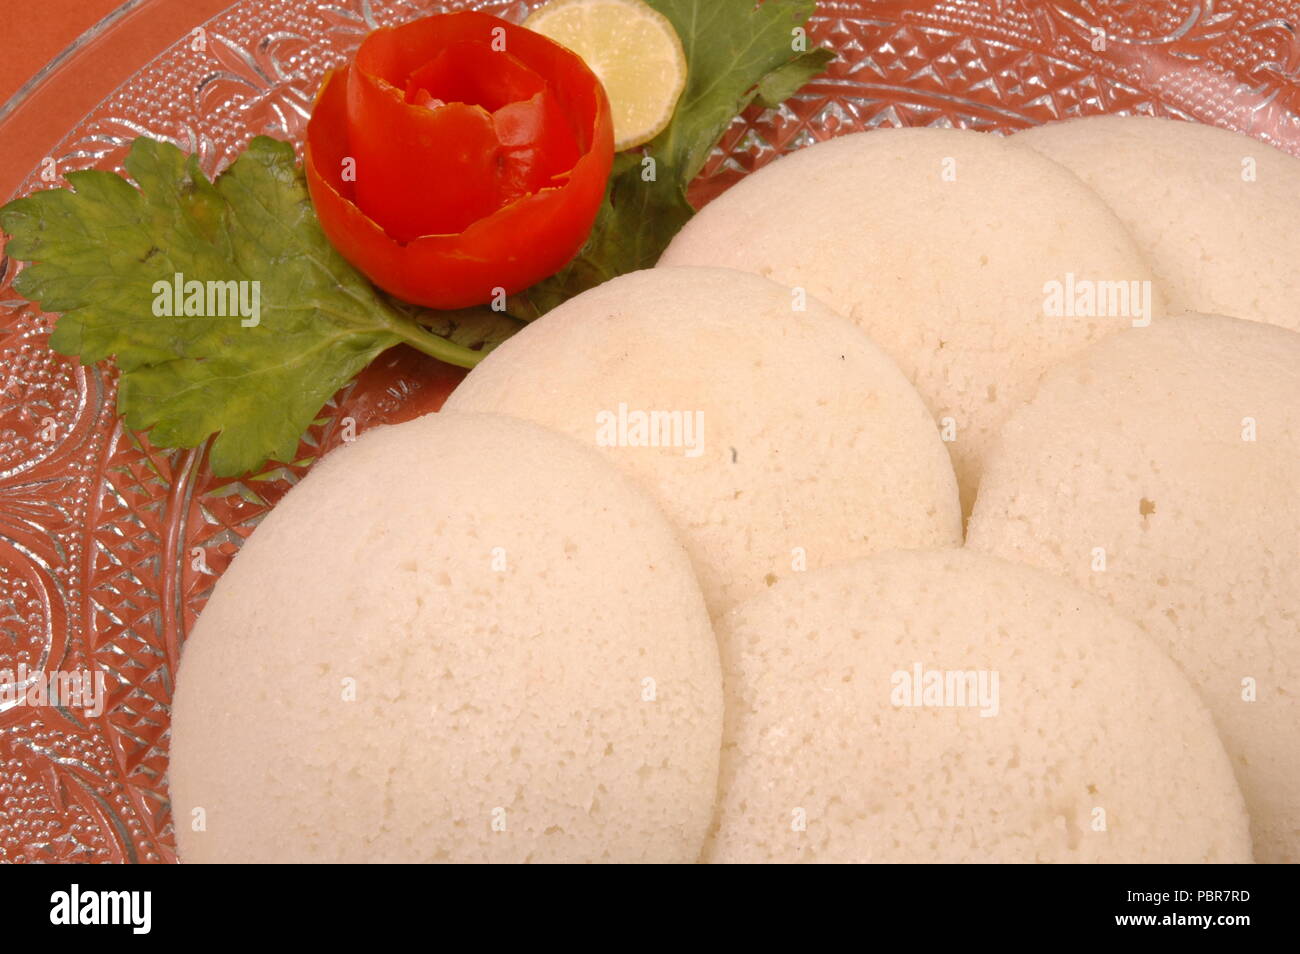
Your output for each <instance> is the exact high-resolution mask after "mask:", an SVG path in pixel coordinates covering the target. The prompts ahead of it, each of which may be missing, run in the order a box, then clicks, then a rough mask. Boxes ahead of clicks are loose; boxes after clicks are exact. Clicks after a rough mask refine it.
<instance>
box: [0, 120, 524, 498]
mask: <svg viewBox="0 0 1300 954" xmlns="http://www.w3.org/2000/svg"><path fill="white" fill-rule="evenodd" d="M125 166H126V170H127V172H128V174H129V175H130V177H131V179H132V180H134V183H135V186H132V184H131V183H130V182H128V181H126V180H125V179H123V178H122V177H120V176H117V175H114V174H113V173H110V172H104V171H87V172H74V173H71V174H69V176H68V182H69V184H70V185H71V189H52V190H48V191H44V192H37V193H34V194H32V195H29V196H27V197H26V198H23V199H19V200H17V201H14V202H11V203H10V204H8V205H7V206H5V207H4V208H3V209H0V228H3V230H4V231H5V232H7V233H8V234H9V235H10V237H11V238H10V241H9V245H8V249H7V250H8V253H9V254H10V255H11V256H12V257H14V258H16V259H21V260H24V261H28V262H31V263H32V264H30V265H28V266H27V267H26V268H25V269H24V270H23V271H22V272H21V273H20V274H19V275H18V278H17V279H16V281H15V288H16V289H17V291H18V292H19V293H20V294H22V295H23V296H25V297H26V298H28V299H29V300H31V301H34V302H38V303H39V304H40V306H41V307H42V308H43V309H44V310H46V311H49V312H58V313H61V317H60V318H59V319H58V322H57V324H56V326H55V329H54V333H53V335H52V336H51V339H50V344H51V346H52V347H53V348H54V349H55V350H57V351H59V352H61V353H63V354H66V355H70V356H75V357H78V358H80V359H81V360H82V361H83V362H85V363H87V364H89V363H92V362H95V361H98V360H101V359H103V358H106V357H108V356H109V355H115V356H116V359H117V366H118V369H119V370H120V372H121V381H120V385H119V390H118V410H119V411H120V412H121V413H122V414H123V415H124V417H125V418H126V423H127V425H128V426H129V427H131V428H133V429H136V430H150V438H151V440H152V441H153V442H154V443H155V444H157V445H159V446H164V447H194V446H197V445H199V444H201V443H202V442H203V441H204V440H206V439H207V438H208V437H210V436H211V435H214V434H215V435H217V436H216V440H215V441H214V442H213V444H212V447H211V451H210V466H211V468H212V471H213V473H215V474H217V475H219V476H233V475H236V474H241V473H245V472H248V471H252V470H254V469H256V468H257V467H258V466H259V465H261V464H262V463H263V462H264V461H266V460H267V459H268V458H270V459H274V460H277V461H285V462H287V461H292V460H293V457H294V453H295V451H296V449H297V446H298V441H299V439H300V437H301V436H302V434H303V433H304V432H305V431H306V430H307V428H308V427H309V426H310V425H311V422H312V420H313V419H314V418H315V417H316V415H317V414H318V413H319V411H320V409H321V407H322V406H323V405H324V404H325V402H326V401H328V400H329V398H330V397H331V396H332V395H333V394H334V393H335V392H336V391H337V390H338V389H339V388H340V387H342V386H343V385H344V384H346V383H347V382H348V381H350V380H351V379H352V378H353V377H354V376H355V375H356V374H357V373H358V372H359V371H360V370H361V369H362V368H364V367H365V366H366V365H367V364H369V363H370V361H371V360H373V359H374V358H375V357H376V356H377V355H378V354H379V353H380V352H382V351H384V350H385V349H387V348H390V347H392V346H393V345H396V344H399V343H402V342H406V343H408V344H411V345H413V346H415V347H417V348H419V349H421V350H422V351H425V352H426V353H429V354H432V355H434V356H435V357H438V358H440V359H442V360H446V361H450V362H452V363H454V364H460V365H462V366H466V367H468V366H471V365H473V364H474V363H475V362H477V361H478V360H479V359H480V358H481V357H482V354H483V351H481V350H479V351H476V350H472V347H474V346H480V345H484V344H486V343H488V341H489V339H490V338H491V337H492V336H493V335H497V334H499V333H500V332H499V331H493V330H492V329H491V327H489V326H488V325H483V326H482V328H481V329H477V330H476V329H475V328H474V327H473V326H471V325H470V324H469V323H468V322H463V323H462V324H460V325H456V326H455V328H454V329H453V330H455V331H456V332H457V334H458V335H459V337H460V338H461V339H462V341H470V342H471V344H470V345H466V344H461V343H457V342H455V341H450V340H447V338H443V337H439V336H437V335H435V334H433V333H431V332H430V331H428V330H426V329H424V328H423V327H421V326H420V324H418V323H417V322H416V321H415V320H413V319H412V318H411V317H409V316H407V315H404V314H402V313H401V312H399V311H398V310H396V309H394V308H393V307H392V306H391V305H390V304H389V303H388V302H387V301H386V300H385V299H384V297H383V296H382V295H381V294H380V293H379V292H377V291H376V290H375V289H374V287H373V286H371V285H370V283H369V282H367V281H366V279H365V278H364V277H363V276H362V275H361V274H360V273H358V272H357V271H356V270H355V269H353V268H352V266H351V265H349V264H348V263H347V262H346V261H345V260H344V259H343V258H342V256H340V255H339V254H338V252H336V251H335V250H334V248H333V246H331V245H330V243H329V241H328V240H327V239H326V238H325V235H324V233H323V232H322V231H321V229H320V225H319V223H318V222H317V220H316V216H315V213H314V212H313V210H312V207H311V202H310V199H309V197H308V194H307V188H306V183H305V181H304V180H303V178H302V175H301V173H300V171H299V170H298V168H297V166H296V163H295V160H294V152H293V147H292V146H290V145H289V144H288V143H283V142H278V141H276V140H273V139H268V138H265V137H259V138H257V139H254V140H253V141H252V143H251V144H250V145H249V147H248V149H247V151H246V152H244V153H243V154H242V155H241V156H240V157H239V158H238V159H236V160H235V162H234V163H232V164H231V166H230V167H229V168H228V169H227V170H226V171H225V172H224V173H223V174H221V175H220V176H218V177H217V178H216V180H214V181H209V180H208V179H207V178H206V177H205V176H204V175H203V173H202V172H201V171H200V169H199V167H198V163H197V162H196V161H195V159H194V158H193V157H187V156H186V155H184V154H183V153H182V152H181V151H180V150H179V149H177V148H175V147H174V146H171V145H168V144H166V143H162V142H158V141H156V140H153V139H148V138H140V139H137V140H136V141H135V143H134V144H133V145H132V147H131V151H130V154H129V155H128V157H127V159H126V161H125ZM137 187H138V188H137ZM178 289H179V292H180V293H179V294H177V291H178ZM448 327H451V326H450V325H448Z"/></svg>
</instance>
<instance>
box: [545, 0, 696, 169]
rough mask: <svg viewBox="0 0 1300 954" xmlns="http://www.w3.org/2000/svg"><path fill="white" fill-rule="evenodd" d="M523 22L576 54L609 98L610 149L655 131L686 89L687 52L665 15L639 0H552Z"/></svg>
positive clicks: (643, 139)
mask: <svg viewBox="0 0 1300 954" xmlns="http://www.w3.org/2000/svg"><path fill="white" fill-rule="evenodd" d="M524 26H526V27H527V28H528V29H530V30H534V31H536V32H537V33H540V34H542V35H543V36H545V37H548V38H550V39H552V40H554V41H555V42H556V43H559V44H560V45H561V46H566V47H568V48H569V49H570V50H572V51H573V52H574V53H577V54H578V55H579V56H580V57H582V58H583V60H585V61H586V63H587V66H589V67H590V68H591V71H592V72H593V73H595V74H596V77H597V78H598V79H599V80H600V82H601V84H602V85H603V86H604V87H605V93H606V95H608V96H609V103H610V107H611V109H612V111H613V120H614V149H615V150H622V149H630V148H631V147H633V146H639V145H641V143H643V142H647V141H649V140H650V139H653V138H654V137H655V136H656V135H658V134H659V133H660V132H661V131H662V130H663V128H664V127H665V126H667V125H668V121H669V120H670V119H672V117H673V109H674V107H676V105H677V98H678V97H679V96H681V95H682V90H683V89H684V88H685V87H686V54H685V53H684V52H683V50H682V41H681V39H680V38H679V37H678V36H677V31H676V30H674V29H673V25H672V24H671V23H669V22H668V18H667V17H665V16H664V15H663V14H662V13H659V12H658V11H657V10H653V9H651V8H650V7H649V6H647V5H646V4H645V3H642V2H641V0H552V2H550V3H548V4H546V5H544V6H542V7H541V8H539V9H538V10H535V11H534V12H533V13H532V15H531V16H529V17H528V19H527V20H525V21H524Z"/></svg>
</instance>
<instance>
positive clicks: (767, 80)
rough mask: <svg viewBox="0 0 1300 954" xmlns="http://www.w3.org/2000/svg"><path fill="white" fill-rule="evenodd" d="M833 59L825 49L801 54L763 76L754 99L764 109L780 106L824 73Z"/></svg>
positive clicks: (831, 53) (830, 52)
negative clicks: (815, 77)
mask: <svg viewBox="0 0 1300 954" xmlns="http://www.w3.org/2000/svg"><path fill="white" fill-rule="evenodd" d="M834 59H835V53H834V52H833V51H831V50H826V49H817V50H810V51H809V52H807V53H801V54H800V55H799V56H798V57H797V58H796V59H793V60H791V61H790V62H788V63H786V64H785V65H783V66H780V67H778V68H777V69H774V70H773V71H772V72H770V73H768V74H767V75H766V76H764V77H763V78H762V80H760V81H759V84H758V89H757V90H756V92H755V96H754V98H755V99H756V100H757V101H758V102H759V103H761V104H762V105H763V107H764V108H765V109H772V108H775V107H777V106H780V105H781V104H782V103H784V102H785V101H786V100H787V99H789V98H790V97H791V96H793V95H794V94H795V93H797V92H799V90H800V89H802V88H803V87H804V85H805V84H806V83H807V82H808V81H809V80H810V79H812V78H813V77H814V76H818V75H820V74H821V73H824V72H825V71H826V67H827V66H829V65H830V64H831V62H832V61H833V60H834Z"/></svg>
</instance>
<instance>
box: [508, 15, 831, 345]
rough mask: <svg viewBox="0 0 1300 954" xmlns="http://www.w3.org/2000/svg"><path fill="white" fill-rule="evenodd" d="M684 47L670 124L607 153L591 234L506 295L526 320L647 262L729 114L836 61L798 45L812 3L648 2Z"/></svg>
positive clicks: (684, 207) (785, 93)
mask: <svg viewBox="0 0 1300 954" xmlns="http://www.w3.org/2000/svg"><path fill="white" fill-rule="evenodd" d="M647 2H648V3H649V4H650V6H652V7H654V8H655V9H656V10H658V11H659V12H660V13H662V14H664V16H666V17H667V18H668V19H669V21H671V23H672V25H673V28H674V29H675V30H676V31H677V34H678V36H679V37H680V38H681V41H682V48H683V49H684V50H685V53H686V67H687V71H686V88H685V89H684V90H683V91H682V97H681V99H680V100H678V103H677V108H676V110H675V111H674V112H673V118H672V120H671V122H669V124H668V126H667V127H666V128H665V129H664V131H663V132H661V133H660V134H659V135H658V136H656V137H655V138H654V139H652V140H651V141H650V142H649V143H647V144H646V145H645V146H644V147H643V148H642V150H640V151H633V152H625V153H620V154H619V155H617V156H615V157H614V168H613V171H612V173H611V175H610V180H609V187H608V189H607V191H606V194H605V202H604V204H603V205H602V206H601V208H600V212H599V214H598V215H597V217H596V224H595V226H594V227H593V228H592V231H591V235H590V236H589V237H588V239H587V242H586V244H585V245H584V246H583V248H582V250H581V251H580V252H579V253H578V255H577V256H576V257H575V258H574V259H573V261H571V262H570V263H569V264H568V265H567V266H565V267H564V268H563V269H561V270H560V271H559V272H557V273H556V274H555V275H552V276H551V277H550V278H547V279H543V280H542V281H541V282H538V283H537V284H536V285H534V286H532V287H531V288H529V289H527V290H525V291H523V292H521V293H520V294H518V295H515V296H514V297H512V298H511V300H510V308H509V310H510V312H511V313H512V314H514V315H516V316H517V317H519V318H522V319H524V320H525V321H532V320H533V319H535V318H538V317H540V316H541V315H544V314H545V313H546V312H548V311H550V310H551V309H552V308H554V307H555V306H556V305H558V304H560V303H561V302H563V301H565V300H567V299H569V298H572V297H573V296H574V295H577V294H579V293H580V292H583V291H586V290H587V289H588V288H592V287H594V286H596V285H599V284H601V283H602V282H605V281H608V280H609V279H611V278H614V277H616V276H618V275H622V274H624V273H626V272H631V271H636V270H637V269H641V268H650V267H652V266H653V265H654V264H655V263H656V262H657V261H658V260H659V256H660V255H661V254H662V253H663V250H664V249H665V248H666V247H667V246H668V243H669V241H671V240H672V237H673V236H674V235H676V234H677V232H678V231H679V230H680V229H681V227H682V226H683V225H685V224H686V222H687V220H688V219H690V217H691V216H692V215H693V214H694V209H693V208H692V207H691V204H690V203H689V202H688V201H687V199H686V188H687V186H688V185H690V183H691V180H692V179H694V178H695V177H696V175H698V174H699V172H700V170H701V169H702V168H703V167H704V163H705V161H706V160H707V159H708V156H709V153H710V152H711V151H712V150H713V148H714V147H715V146H716V145H717V144H718V140H719V139H721V138H722V134H723V133H724V132H726V130H727V127H728V126H729V125H730V124H731V121H732V120H733V119H734V118H735V117H736V115H737V114H738V113H740V112H742V111H743V110H744V109H745V107H746V106H748V105H749V104H750V103H751V102H753V101H754V100H755V99H756V98H757V99H758V100H759V101H760V102H762V103H763V104H764V105H766V106H773V105H776V104H778V103H780V102H782V101H784V100H785V99H788V98H789V97H790V96H791V95H792V94H793V93H794V92H795V91H796V90H797V89H798V88H799V87H800V86H802V85H803V84H804V83H805V82H807V81H808V80H809V79H811V78H812V77H813V76H815V75H816V74H818V73H820V72H821V71H822V70H824V69H825V67H826V64H827V63H829V62H830V61H831V60H833V59H834V58H835V55H834V54H833V53H832V52H831V51H829V50H821V49H818V50H811V51H804V50H801V49H797V48H796V43H795V34H794V32H793V31H794V30H795V28H797V27H802V26H803V25H804V24H805V23H806V22H807V20H808V18H809V17H810V16H811V15H812V13H813V10H814V9H815V7H816V3H815V0H766V2H765V3H761V4H759V5H758V7H757V8H755V6H754V2H753V0H647Z"/></svg>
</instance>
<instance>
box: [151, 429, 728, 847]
mask: <svg viewBox="0 0 1300 954" xmlns="http://www.w3.org/2000/svg"><path fill="white" fill-rule="evenodd" d="M721 691H722V690H721V678H720V674H719V669H718V657H717V646H716V643H715V641H714V638H713V633H712V630H711V628H710V626H709V620H708V615H707V613H706V611H705V608H704V601H703V598H702V596H701V594H700V591H699V587H698V584H696V582H695V579H694V577H693V575H692V573H691V569H690V561H689V559H688V557H687V555H686V553H685V552H684V550H683V549H682V547H681V545H680V544H679V543H678V542H677V540H676V539H675V537H674V535H673V532H672V530H671V529H670V528H669V526H668V523H667V521H666V520H665V519H664V517H663V515H662V514H661V513H660V512H659V511H658V509H657V508H656V507H655V506H654V504H653V503H651V502H650V500H649V499H648V498H647V497H646V495H645V494H644V493H642V492H641V491H640V490H638V489H637V488H635V487H634V486H633V485H632V484H631V483H630V482H629V481H628V480H627V479H626V478H624V477H623V476H622V475H620V474H619V473H618V472H617V471H616V470H615V469H614V468H612V467H610V466H609V464H607V463H606V462H605V461H603V460H601V459H600V457H599V455H597V454H596V453H594V452H593V451H591V450H588V449H587V448H584V447H581V446H579V445H578V444H576V443H574V442H572V441H570V440H569V439H568V438H566V437H563V436H561V435H558V434H553V433H550V432H547V431H545V430H543V429H541V428H539V427H536V426H535V425H532V424H528V423H526V422H522V421H513V420H508V419H505V418H497V417H492V416H490V415H467V414H434V415H429V416H427V417H423V418H420V419H417V420H414V421H411V422H409V423H406V424H401V425H398V426H395V427H387V428H383V429H380V430H377V431H374V432H371V433H368V434H366V435H364V436H362V437H361V438H360V439H359V440H358V441H357V442H356V443H355V444H354V445H353V446H350V447H344V448H342V449H340V450H339V451H336V452H335V453H333V454H331V455H330V456H329V457H327V458H326V459H325V460H324V461H323V462H322V463H321V464H320V465H318V466H317V467H316V468H314V469H313V470H312V471H311V472H310V473H309V474H308V475H307V476H306V478H304V479H303V481H302V482H301V483H300V484H298V486H296V487H295V488H294V489H293V490H292V491H290V492H289V494H288V495H287V496H286V497H285V498H284V500H283V501H282V502H281V503H280V504H279V505H278V506H276V508H275V509H274V510H273V511H272V512H271V513H270V515H269V516H268V517H267V518H266V520H265V521H264V522H263V523H262V524H261V525H260V526H259V527H258V529H257V530H256V532H254V534H253V535H252V537H251V538H250V539H249V541H248V543H247V544H246V545H245V546H244V548H243V550H242V551H241V552H240V553H239V555H238V556H237V557H236V559H235V560H234V562H233V564H232V565H231V567H230V569H229V571H228V572H227V573H226V574H225V576H223V577H222V578H221V580H220V582H219V583H218V584H217V586H216V589H215V592H214V593H213V595H212V598H211V600H210V602H209V603H208V605H207V607H206V609H205V610H204V611H203V613H202V615H201V616H200V618H199V620H198V623H197V625H196V626H195V628H194V631H193V633H192V635H191V636H190V638H189V640H188V642H187V643H186V645H185V649H184V655H183V658H182V662H181V667H180V677H179V683H178V686H177V689H176V697H175V706H174V710H173V721H172V743H171V744H172V752H171V758H172V761H171V773H170V783H171V794H172V799H173V810H174V813H175V824H176V833H177V842H178V845H179V848H180V855H181V858H182V860H183V861H186V862H216V861H223V862H226V861H229V862H433V861H452V862H488V861H510V862H522V861H534V862H577V861H592V862H595V861H605V862H615V861H636V862H691V861H694V860H695V859H696V858H697V856H698V853H699V849H700V846H701V844H702V841H703V838H704V834H705V831H706V829H707V826H708V821H709V816H710V812H711V810H712V806H713V798H714V791H715V786H716V782H717V759H718V744H719V738H720V732H721V719H722V711H721Z"/></svg>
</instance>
